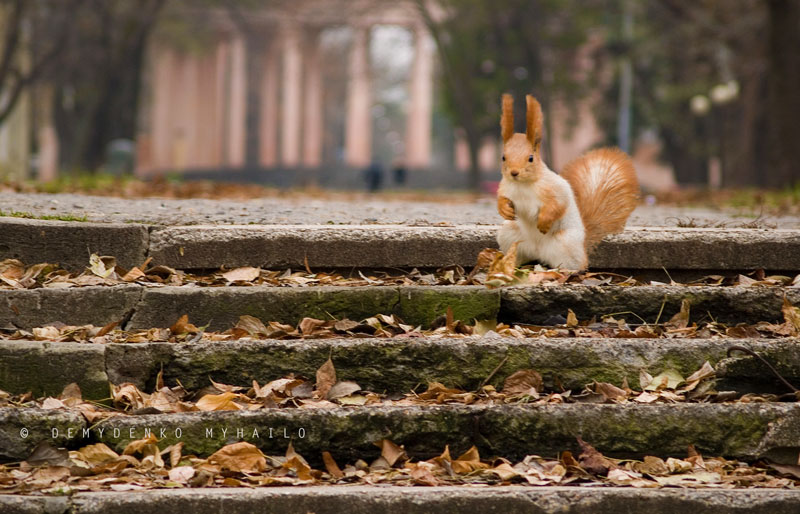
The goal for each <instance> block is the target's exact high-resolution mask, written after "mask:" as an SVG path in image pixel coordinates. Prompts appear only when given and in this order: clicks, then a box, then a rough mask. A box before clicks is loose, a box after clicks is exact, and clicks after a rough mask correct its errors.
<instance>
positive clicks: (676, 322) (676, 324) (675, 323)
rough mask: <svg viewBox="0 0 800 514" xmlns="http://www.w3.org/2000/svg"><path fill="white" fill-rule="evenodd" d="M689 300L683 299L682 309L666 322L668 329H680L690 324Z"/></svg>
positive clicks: (665, 325)
mask: <svg viewBox="0 0 800 514" xmlns="http://www.w3.org/2000/svg"><path fill="white" fill-rule="evenodd" d="M690 305H691V304H690V302H689V300H686V299H684V300H681V310H680V312H678V313H677V314H675V315H674V316H672V318H670V320H669V321H668V322H666V323H665V324H664V327H666V328H667V330H680V329H683V328H686V327H687V326H689V307H690Z"/></svg>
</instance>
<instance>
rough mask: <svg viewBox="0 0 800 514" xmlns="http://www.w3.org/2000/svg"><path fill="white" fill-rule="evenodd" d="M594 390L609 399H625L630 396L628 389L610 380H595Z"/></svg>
mask: <svg viewBox="0 0 800 514" xmlns="http://www.w3.org/2000/svg"><path fill="white" fill-rule="evenodd" d="M594 392H595V393H599V394H602V395H603V396H605V397H606V399H608V400H624V399H625V398H627V397H628V391H626V390H625V389H620V388H619V387H617V386H615V385H613V384H609V383H608V382H595V383H594Z"/></svg>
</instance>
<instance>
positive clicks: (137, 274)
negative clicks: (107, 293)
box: [122, 266, 146, 282]
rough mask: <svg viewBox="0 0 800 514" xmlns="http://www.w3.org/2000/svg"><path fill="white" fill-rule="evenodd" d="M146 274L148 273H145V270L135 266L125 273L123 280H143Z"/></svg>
mask: <svg viewBox="0 0 800 514" xmlns="http://www.w3.org/2000/svg"><path fill="white" fill-rule="evenodd" d="M145 276H146V275H145V274H144V272H143V271H142V270H140V269H139V268H137V267H135V266H134V267H133V268H131V270H130V271H129V272H127V273H125V275H123V276H122V281H123V282H136V281H137V280H141V279H143V278H145Z"/></svg>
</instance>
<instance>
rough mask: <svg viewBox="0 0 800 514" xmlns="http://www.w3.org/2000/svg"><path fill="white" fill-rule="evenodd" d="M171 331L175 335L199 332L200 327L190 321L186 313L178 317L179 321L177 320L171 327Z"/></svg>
mask: <svg viewBox="0 0 800 514" xmlns="http://www.w3.org/2000/svg"><path fill="white" fill-rule="evenodd" d="M169 331H170V332H172V333H173V334H174V335H180V334H196V333H197V332H200V329H199V328H197V327H196V326H194V325H192V324H191V323H189V315H188V314H184V315H183V316H181V317H180V318H179V319H178V321H176V322H175V324H173V325H172V326H171V327H169Z"/></svg>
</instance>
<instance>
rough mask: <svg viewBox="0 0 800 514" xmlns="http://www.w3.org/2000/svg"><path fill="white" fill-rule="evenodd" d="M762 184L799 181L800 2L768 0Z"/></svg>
mask: <svg viewBox="0 0 800 514" xmlns="http://www.w3.org/2000/svg"><path fill="white" fill-rule="evenodd" d="M768 5H769V56H768V61H769V64H768V71H767V84H768V85H767V119H768V124H769V126H768V131H767V164H768V166H765V169H766V177H765V179H766V184H767V185H768V186H770V187H787V186H791V185H792V184H794V183H797V182H799V181H800V143H799V142H798V141H799V139H800V138H799V136H800V131H798V125H797V120H798V119H800V2H798V1H797V0H769V2H768Z"/></svg>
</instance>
